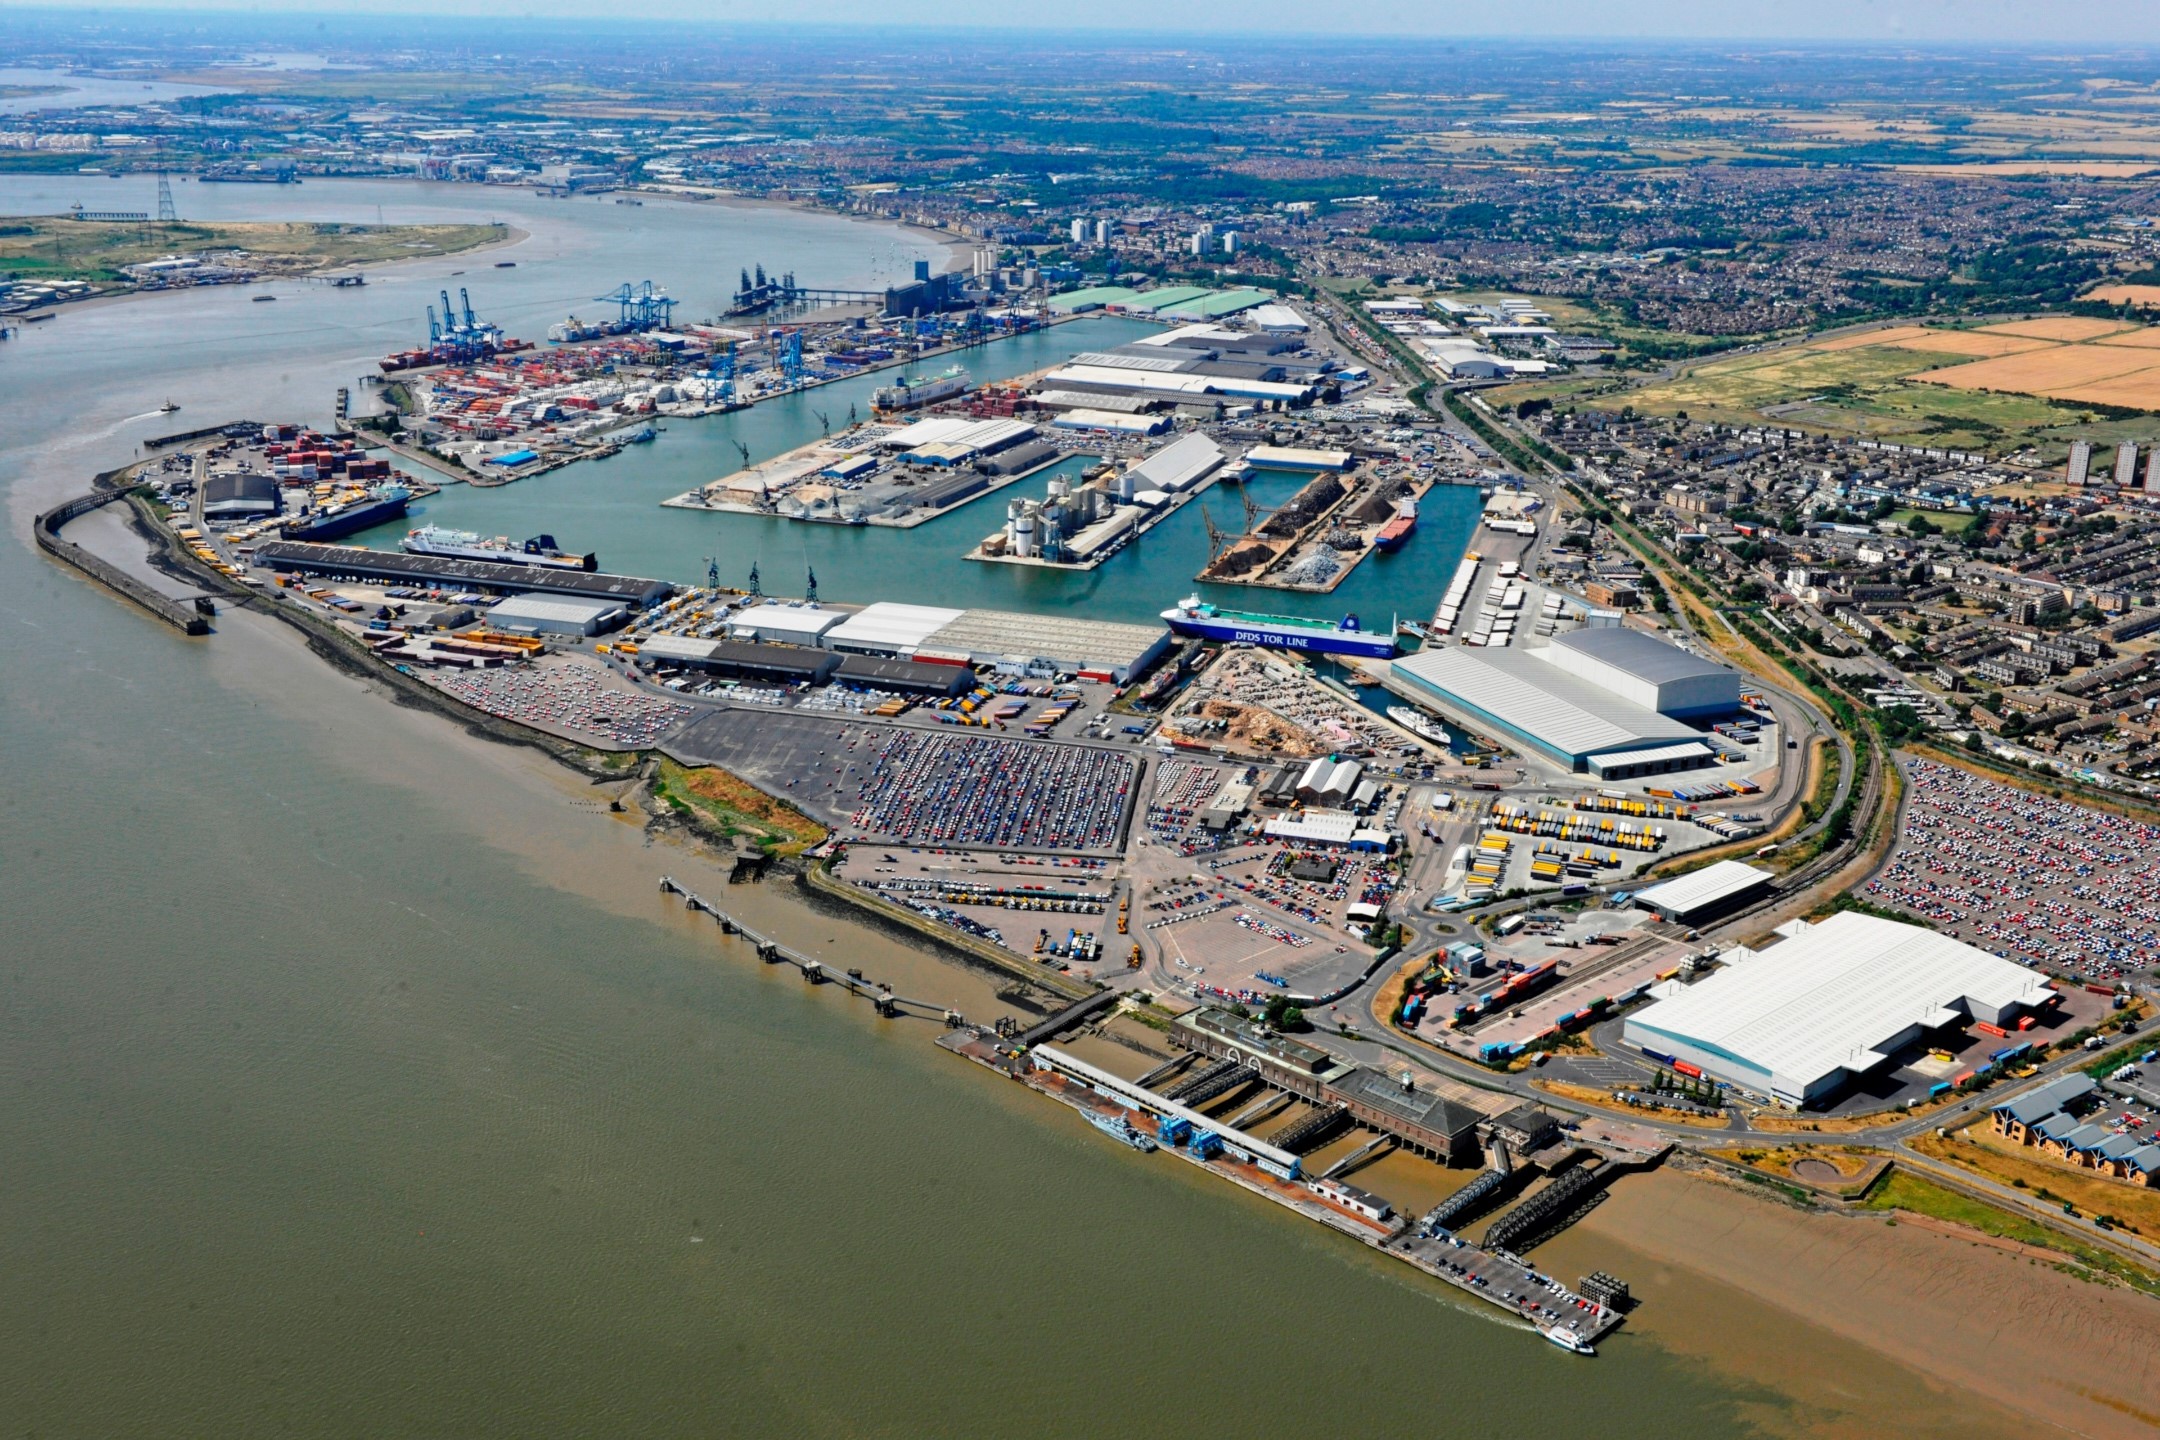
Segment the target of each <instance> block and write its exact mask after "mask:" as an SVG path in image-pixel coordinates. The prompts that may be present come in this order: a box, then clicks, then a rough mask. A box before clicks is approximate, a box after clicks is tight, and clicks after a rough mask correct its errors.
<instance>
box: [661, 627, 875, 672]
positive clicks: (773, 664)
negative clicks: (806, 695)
mask: <svg viewBox="0 0 2160 1440" xmlns="http://www.w3.org/2000/svg"><path fill="white" fill-rule="evenodd" d="M638 653H639V654H640V655H643V656H644V657H645V658H647V659H658V660H670V661H674V662H677V663H679V664H688V665H714V666H719V667H722V668H726V669H734V670H752V671H760V672H763V673H766V674H770V675H786V676H792V677H795V678H799V679H816V678H818V677H820V676H823V675H825V674H826V673H827V672H829V671H831V670H832V669H833V668H834V667H836V666H837V665H839V664H840V660H841V657H840V656H838V655H834V654H832V653H831V652H830V651H826V650H806V649H804V648H803V647H801V646H799V645H752V644H747V643H745V642H743V641H740V640H692V639H690V638H688V637H687V636H681V635H655V636H654V637H653V638H652V639H650V640H646V641H642V642H640V644H639V645H638Z"/></svg>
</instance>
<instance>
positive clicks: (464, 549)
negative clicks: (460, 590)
mask: <svg viewBox="0 0 2160 1440" xmlns="http://www.w3.org/2000/svg"><path fill="white" fill-rule="evenodd" d="M398 543H399V545H400V546H402V547H403V548H404V549H405V550H406V551H407V553H409V554H413V555H440V556H442V557H444V558H445V559H450V560H486V561H488V562H490V563H492V564H496V565H540V566H544V567H546V568H547V569H550V570H588V571H589V570H598V569H599V568H600V557H599V556H598V555H591V554H587V555H572V554H570V553H569V552H568V551H566V550H558V549H557V548H556V547H555V537H554V536H552V535H535V536H534V537H533V538H532V539H530V540H527V541H526V542H525V543H524V544H522V545H518V544H514V543H512V541H511V540H510V539H509V537H508V536H504V535H497V536H495V537H494V538H493V539H488V538H487V537H485V536H482V535H476V534H474V533H473V532H472V531H470V530H445V529H442V528H441V527H440V526H436V525H422V526H421V527H420V528H419V529H417V530H408V531H406V532H405V538H404V539H403V540H401V541H399V542H398Z"/></svg>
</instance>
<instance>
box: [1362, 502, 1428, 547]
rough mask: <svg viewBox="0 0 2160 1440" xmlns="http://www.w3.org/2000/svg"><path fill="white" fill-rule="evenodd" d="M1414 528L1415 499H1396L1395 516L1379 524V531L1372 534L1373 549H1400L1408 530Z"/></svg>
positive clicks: (1415, 526)
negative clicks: (1381, 524) (1383, 523)
mask: <svg viewBox="0 0 2160 1440" xmlns="http://www.w3.org/2000/svg"><path fill="white" fill-rule="evenodd" d="M1415 529H1417V501H1415V500H1398V501H1396V502H1395V518H1394V519H1392V520H1390V521H1388V522H1387V524H1385V525H1383V526H1381V527H1380V533H1379V534H1377V535H1375V536H1373V542H1372V543H1373V549H1375V550H1400V549H1402V544H1403V541H1405V540H1408V539H1409V538H1410V532H1411V531H1413V530H1415Z"/></svg>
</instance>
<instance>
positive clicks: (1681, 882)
mask: <svg viewBox="0 0 2160 1440" xmlns="http://www.w3.org/2000/svg"><path fill="white" fill-rule="evenodd" d="M1771 878H1772V876H1771V874H1770V872H1769V871H1767V870H1760V869H1757V868H1756V867H1755V866H1753V865H1750V864H1748V863H1747V862H1746V861H1745V860H1720V861H1718V862H1717V864H1715V865H1706V866H1704V867H1703V868H1702V869H1700V870H1692V871H1689V872H1688V873H1687V874H1685V875H1676V876H1674V877H1673V878H1672V879H1670V880H1664V881H1660V882H1659V883H1658V884H1655V885H1652V886H1649V887H1648V888H1647V889H1643V890H1638V891H1636V892H1635V901H1636V903H1637V904H1640V905H1655V906H1657V907H1658V908H1659V909H1661V910H1667V911H1670V912H1671V913H1673V914H1675V915H1692V914H1693V913H1695V912H1696V911H1698V910H1707V909H1709V908H1710V907H1711V906H1713V905H1719V904H1723V903H1724V902H1725V901H1727V900H1730V899H1732V898H1733V897H1734V896H1735V895H1741V894H1745V893H1746V892H1747V891H1749V890H1752V889H1754V888H1755V887H1756V886H1758V885H1762V884H1765V883H1767V882H1768V881H1769V880H1770V879H1771Z"/></svg>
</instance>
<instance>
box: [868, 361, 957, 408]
mask: <svg viewBox="0 0 2160 1440" xmlns="http://www.w3.org/2000/svg"><path fill="white" fill-rule="evenodd" d="M967 387H968V372H967V371H966V370H965V369H963V368H962V367H960V366H958V365H955V366H953V367H952V368H951V369H949V370H945V371H943V372H941V373H939V374H936V375H928V376H923V375H903V376H901V377H900V383H899V384H897V385H881V386H879V387H878V388H877V389H876V390H875V391H873V392H872V393H871V396H870V408H871V409H873V410H884V411H888V412H889V411H893V410H913V409H915V408H917V407H918V406H922V405H934V404H936V403H937V402H938V401H940V400H946V399H950V398H951V397H953V396H955V395H958V394H960V393H961V392H962V391H964V390H966V389H967Z"/></svg>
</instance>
